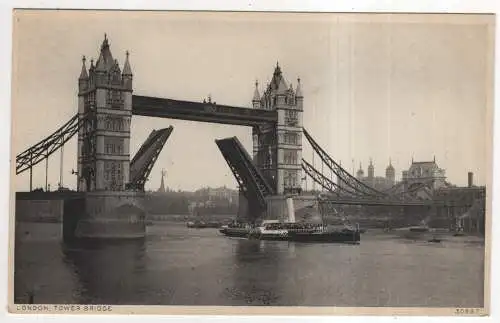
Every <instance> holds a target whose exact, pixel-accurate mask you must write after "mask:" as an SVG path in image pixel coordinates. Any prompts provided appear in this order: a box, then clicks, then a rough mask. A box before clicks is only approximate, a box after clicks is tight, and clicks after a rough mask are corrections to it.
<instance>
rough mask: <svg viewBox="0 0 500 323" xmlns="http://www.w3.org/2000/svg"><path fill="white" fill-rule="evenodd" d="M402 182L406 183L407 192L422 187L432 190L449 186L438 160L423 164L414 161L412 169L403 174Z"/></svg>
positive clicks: (423, 162)
mask: <svg viewBox="0 0 500 323" xmlns="http://www.w3.org/2000/svg"><path fill="white" fill-rule="evenodd" d="M402 181H403V182H406V185H405V190H412V188H414V187H416V186H421V185H425V186H427V187H429V188H430V189H432V190H437V189H440V188H442V187H446V186H448V184H447V183H446V175H445V170H444V169H442V168H439V166H438V165H437V163H436V158H434V159H433V160H432V161H422V162H415V161H413V160H412V162H411V165H410V168H409V169H408V170H406V171H403V173H402Z"/></svg>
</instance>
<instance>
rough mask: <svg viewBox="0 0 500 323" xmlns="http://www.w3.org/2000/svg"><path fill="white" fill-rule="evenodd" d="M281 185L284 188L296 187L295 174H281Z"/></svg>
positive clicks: (286, 172) (288, 172)
mask: <svg viewBox="0 0 500 323" xmlns="http://www.w3.org/2000/svg"><path fill="white" fill-rule="evenodd" d="M283 175H284V176H283V184H284V186H285V187H296V186H297V173H296V172H293V171H285V173H284V174H283Z"/></svg>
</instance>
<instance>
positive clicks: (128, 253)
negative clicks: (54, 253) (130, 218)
mask: <svg viewBox="0 0 500 323" xmlns="http://www.w3.org/2000/svg"><path fill="white" fill-rule="evenodd" d="M63 255H64V261H65V262H66V263H67V264H68V265H70V266H71V268H72V269H73V271H74V275H75V276H76V277H77V278H78V280H79V282H80V285H81V290H80V295H79V299H78V302H79V303H88V304H93V303H96V304H121V303H128V298H129V297H130V295H133V294H134V290H135V287H136V286H135V281H134V279H133V277H134V275H135V273H136V272H138V271H144V270H145V262H144V255H145V243H144V239H131V240H122V241H102V242H85V243H72V244H70V245H64V246H63Z"/></svg>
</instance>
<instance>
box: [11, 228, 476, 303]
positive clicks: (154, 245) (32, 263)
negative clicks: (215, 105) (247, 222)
mask: <svg viewBox="0 0 500 323" xmlns="http://www.w3.org/2000/svg"><path fill="white" fill-rule="evenodd" d="M35 228H36V229H35ZM17 231H18V232H17V234H16V250H15V279H14V284H15V286H14V289H15V300H14V301H15V302H16V303H27V302H29V293H30V292H33V294H34V299H33V301H34V302H35V303H38V304H46V303H58V304H59V303H62V304H68V303H85V304H111V305H273V306H279V305H286V306H297V305H300V306H395V307H396V306H404V307H411V306H427V307H432V306H433V307H482V306H483V277H484V246H483V245H481V244H466V243H458V242H443V243H436V244H435V243H428V242H424V241H422V242H413V241H406V240H403V239H394V238H389V237H387V236H385V235H384V236H382V235H375V234H371V233H367V234H365V235H363V236H362V241H361V244H360V245H342V244H300V243H287V242H280V241H255V240H243V239H232V238H227V237H223V236H221V235H220V234H219V233H218V232H217V230H216V229H203V230H197V229H188V228H186V227H185V224H184V223H172V222H158V223H155V224H154V225H152V226H149V227H148V235H147V237H146V238H145V239H143V240H132V241H122V242H112V243H104V244H102V243H101V244H98V243H94V244H92V245H88V244H87V245H85V247H83V246H78V245H73V246H65V245H63V244H62V243H61V242H60V224H54V223H43V224H41V223H24V224H21V225H19V227H18V229H17Z"/></svg>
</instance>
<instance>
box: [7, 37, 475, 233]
mask: <svg viewBox="0 0 500 323" xmlns="http://www.w3.org/2000/svg"><path fill="white" fill-rule="evenodd" d="M86 64H87V62H86V60H85V58H83V62H82V69H81V73H80V76H79V78H78V113H77V114H76V115H75V116H74V117H73V118H71V119H70V120H69V121H68V122H67V123H66V124H64V125H63V126H62V127H61V128H59V129H58V130H57V131H55V132H54V133H53V134H51V135H50V136H48V137H47V138H45V139H44V140H42V141H40V142H39V143H37V144H36V145H34V146H32V147H30V148H28V149H26V150H25V151H23V152H22V153H20V154H19V155H17V157H16V174H21V173H23V172H25V171H29V173H30V192H29V193H28V192H18V193H17V201H18V202H19V203H16V210H17V209H18V207H17V206H18V205H22V206H23V207H22V208H24V209H27V210H30V208H29V205H28V207H27V204H26V203H30V202H32V201H40V200H47V201H48V200H57V201H63V202H62V204H63V206H62V207H61V209H62V210H63V211H62V213H63V215H62V218H63V224H64V225H63V227H64V236H65V238H68V239H70V238H75V237H77V238H136V237H143V236H144V235H145V234H146V226H145V217H146V212H145V208H144V194H145V193H144V185H145V183H146V181H147V179H148V176H149V174H150V172H151V169H152V168H153V166H154V163H155V161H156V159H157V158H158V156H159V154H160V152H161V151H162V149H163V147H164V145H165V143H166V142H167V140H168V138H169V137H170V136H171V134H172V133H173V131H174V129H173V127H167V128H164V129H160V130H153V131H152V132H151V134H150V135H149V137H148V138H147V139H146V141H145V142H144V143H143V145H142V146H141V147H140V149H139V150H138V151H137V152H136V154H135V155H134V157H133V158H132V159H130V156H131V155H130V154H131V152H130V136H131V131H130V126H131V122H132V116H133V115H140V116H148V117H160V118H170V119H182V120H192V121H201V122H212V123H222V124H232V125H241V126H247V127H251V128H252V138H253V150H252V155H250V154H249V153H248V152H247V151H246V150H245V148H244V147H243V145H242V144H241V143H240V141H239V140H238V138H236V137H232V138H224V139H218V140H216V145H217V146H218V148H219V150H220V151H221V153H222V155H223V157H224V158H225V160H226V161H227V164H228V166H229V168H230V169H231V171H232V173H233V174H234V176H235V179H236V181H237V182H238V185H239V188H240V212H239V214H238V216H239V217H240V218H244V219H245V220H247V221H256V220H259V219H264V218H267V219H269V218H277V219H285V218H287V217H288V216H289V215H288V210H287V203H286V199H287V198H289V197H291V198H293V200H294V201H295V207H296V208H301V207H302V208H303V207H308V206H310V205H311V204H316V205H318V206H320V207H321V208H322V209H325V208H328V207H334V206H337V205H340V204H342V205H381V206H394V207H420V208H422V207H424V208H426V209H432V208H434V209H436V208H440V209H442V210H445V212H448V213H450V212H452V213H454V212H464V210H467V208H470V207H471V206H472V204H474V203H476V200H477V199H482V200H483V201H484V194H483V196H478V197H477V199H476V200H467V202H463V203H461V202H460V201H458V202H456V201H455V202H453V203H448V202H447V201H446V199H442V198H439V197H435V196H434V195H432V194H431V196H428V195H427V196H426V197H425V196H424V198H423V197H422V195H419V192H421V191H422V190H427V191H429V190H431V192H433V191H434V190H436V181H435V180H433V179H432V178H431V180H429V178H427V177H422V180H421V181H419V179H418V178H416V177H411V178H410V177H409V178H408V179H407V181H406V182H405V181H403V182H400V183H398V184H396V185H394V186H393V187H391V188H390V189H389V190H385V191H382V190H377V189H375V188H374V187H372V186H370V185H367V184H366V183H364V182H363V181H362V180H360V179H359V178H356V177H355V176H353V175H351V174H350V173H349V172H347V171H346V170H345V169H344V168H342V166H341V165H340V164H338V163H337V162H336V161H335V160H334V159H333V158H331V157H330V155H329V154H328V153H327V152H326V151H325V150H323V149H322V148H321V146H320V145H319V144H318V143H317V142H316V141H315V140H314V139H313V137H312V135H311V134H310V133H309V132H307V131H306V130H305V129H304V128H303V124H302V115H303V113H304V96H303V92H302V89H301V86H302V85H301V82H300V79H297V84H296V87H295V88H294V87H293V86H292V84H288V83H287V81H286V80H285V77H284V75H283V72H282V70H281V67H280V66H279V64H276V67H275V69H274V73H273V75H272V79H271V81H270V83H268V84H267V85H266V87H265V88H264V89H263V91H262V95H261V94H260V91H259V84H258V83H257V82H256V83H255V89H254V95H253V98H252V107H251V108H244V107H235V106H227V105H221V104H217V103H215V102H212V101H211V100H209V101H208V102H206V101H204V102H192V101H180V100H172V99H168V98H157V97H148V96H140V95H135V94H134V93H133V73H132V67H131V63H130V57H129V53H128V52H126V54H125V62H124V64H123V69H121V68H120V64H119V62H118V60H116V59H115V58H113V55H112V53H111V50H110V43H109V40H108V38H107V37H106V36H105V38H104V40H103V42H102V44H101V47H100V52H99V58H98V59H97V61H96V62H95V63H94V61H93V60H91V61H90V66H89V67H88V68H87V66H86ZM75 134H77V136H78V159H77V170H76V171H75V172H74V173H75V174H76V175H77V192H74V191H64V190H59V191H57V192H47V191H45V192H44V191H42V192H40V191H38V192H35V191H32V170H33V167H34V166H35V165H37V164H39V163H40V162H42V161H44V160H45V162H46V168H47V167H48V166H47V165H48V164H47V163H48V162H47V160H48V157H49V156H50V155H51V154H53V153H54V152H55V151H57V150H58V149H59V148H61V149H62V147H63V145H64V144H65V143H66V142H67V141H68V140H69V139H70V138H71V137H72V136H74V135H75ZM303 137H304V138H305V139H306V140H307V142H308V143H309V144H310V145H311V147H312V148H313V151H314V152H315V153H316V154H317V155H318V156H319V158H320V160H321V162H322V164H323V165H325V166H326V168H327V172H328V174H326V173H324V172H320V171H318V170H317V169H316V168H315V166H314V165H312V164H311V163H309V162H308V161H307V160H305V159H304V158H303V156H302V145H303V140H302V139H303ZM303 172H304V174H305V175H307V176H309V177H310V178H311V179H312V180H313V181H315V182H316V183H318V184H319V186H320V187H321V188H322V190H323V193H322V194H321V196H319V197H318V196H317V195H316V196H313V195H310V194H309V195H307V194H305V192H302V188H301V187H302V180H303ZM439 175H440V177H439V180H440V181H442V182H444V173H442V174H441V173H440V174H439ZM334 178H335V180H333V179H334ZM409 184H411V185H409ZM436 196H438V195H436ZM23 203H24V204H23ZM483 203H484V202H483ZM476 204H477V203H476ZM16 212H17V211H16ZM16 216H17V213H16Z"/></svg>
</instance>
